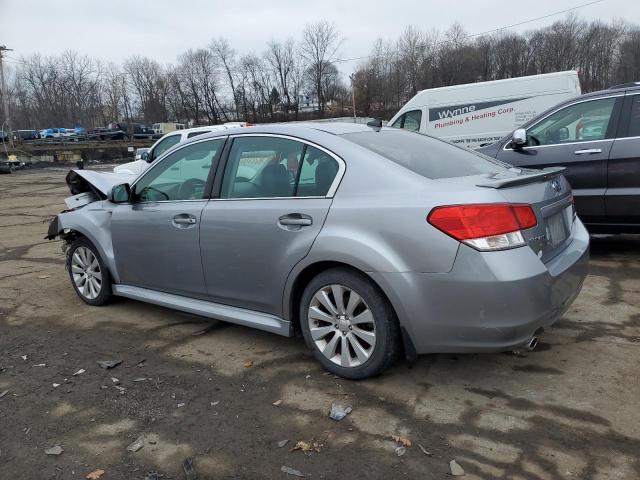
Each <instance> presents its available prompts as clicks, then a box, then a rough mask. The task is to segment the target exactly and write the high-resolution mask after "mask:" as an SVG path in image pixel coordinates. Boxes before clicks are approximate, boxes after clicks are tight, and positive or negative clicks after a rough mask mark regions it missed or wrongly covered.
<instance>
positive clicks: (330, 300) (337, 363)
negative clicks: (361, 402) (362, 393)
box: [300, 268, 399, 379]
mask: <svg viewBox="0 0 640 480" xmlns="http://www.w3.org/2000/svg"><path fill="white" fill-rule="evenodd" d="M300 325H301V328H302V333H303V335H304V338H305V341H306V342H307V344H308V345H309V346H310V347H311V348H312V349H313V351H314V355H315V357H316V359H318V361H319V362H320V363H321V364H322V365H323V366H324V367H325V368H326V369H327V370H329V371H330V372H332V373H335V374H336V375H340V376H341V377H345V378H350V379H362V378H367V377H371V376H374V375H377V374H379V373H380V372H382V370H384V369H385V368H387V367H388V366H390V365H391V364H392V363H393V361H394V360H395V358H396V356H397V353H398V350H399V331H398V323H397V320H396V316H395V313H394V311H393V308H392V307H391V305H390V304H389V301H388V300H387V299H386V297H385V296H384V294H383V293H382V292H381V291H380V289H379V288H378V287H377V286H376V285H375V284H374V283H373V282H372V281H371V280H370V279H369V278H368V277H366V276H365V275H363V274H360V273H358V272H355V271H352V270H349V269H346V268H334V269H331V270H327V271H325V272H322V273H320V274H319V275H318V276H316V277H315V278H314V279H313V280H311V282H310V283H309V285H307V287H306V289H305V291H304V293H303V295H302V301H301V302H300Z"/></svg>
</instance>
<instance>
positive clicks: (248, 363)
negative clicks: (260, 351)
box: [244, 360, 253, 368]
mask: <svg viewBox="0 0 640 480" xmlns="http://www.w3.org/2000/svg"><path fill="white" fill-rule="evenodd" d="M251 367H253V360H247V361H246V362H244V368H251Z"/></svg>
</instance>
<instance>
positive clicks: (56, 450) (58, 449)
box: [44, 445, 64, 456]
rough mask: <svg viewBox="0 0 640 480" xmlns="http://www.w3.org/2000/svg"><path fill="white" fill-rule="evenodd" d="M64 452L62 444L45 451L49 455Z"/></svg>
mask: <svg viewBox="0 0 640 480" xmlns="http://www.w3.org/2000/svg"><path fill="white" fill-rule="evenodd" d="M62 452H64V450H63V449H62V447H61V446H60V445H56V446H54V447H51V448H47V449H46V450H45V451H44V453H46V454H47V455H55V456H58V455H60V454H61V453H62Z"/></svg>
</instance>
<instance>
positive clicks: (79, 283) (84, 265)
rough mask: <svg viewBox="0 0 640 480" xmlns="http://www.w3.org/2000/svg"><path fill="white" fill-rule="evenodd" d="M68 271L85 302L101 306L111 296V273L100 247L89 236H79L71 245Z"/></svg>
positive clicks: (73, 284) (72, 282)
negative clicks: (99, 249) (99, 250)
mask: <svg viewBox="0 0 640 480" xmlns="http://www.w3.org/2000/svg"><path fill="white" fill-rule="evenodd" d="M94 260H95V261H94ZM67 271H68V272H69V279H70V280H71V285H72V286H73V289H74V290H75V291H76V293H77V294H78V296H79V297H80V298H81V299H82V301H84V302H85V303H87V304H89V305H93V306H100V305H104V304H105V303H107V302H108V301H109V299H110V298H111V275H110V274H109V270H108V269H107V267H106V265H105V263H104V261H103V260H102V257H101V256H100V253H99V252H98V249H97V248H96V247H95V246H94V245H93V243H91V242H90V241H89V240H88V239H87V238H85V237H81V238H78V239H76V240H74V241H73V243H72V244H71V246H70V247H69V250H68V252H67ZM87 274H88V276H87ZM83 279H84V280H83Z"/></svg>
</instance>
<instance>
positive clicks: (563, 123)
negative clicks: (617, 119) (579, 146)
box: [527, 97, 616, 147]
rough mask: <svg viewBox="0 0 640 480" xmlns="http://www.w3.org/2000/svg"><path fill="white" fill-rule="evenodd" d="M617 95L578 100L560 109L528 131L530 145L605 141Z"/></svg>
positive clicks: (528, 143) (528, 144)
mask: <svg viewBox="0 0 640 480" xmlns="http://www.w3.org/2000/svg"><path fill="white" fill-rule="evenodd" d="M615 102H616V98H615V97H612V98H603V99H601V100H592V101H589V102H582V103H577V104H575V105H570V106H568V107H565V108H563V109H562V110H558V111H557V112H555V113H553V114H551V115H549V116H548V117H547V118H545V119H544V120H542V121H541V122H540V123H538V124H537V125H534V126H533V127H531V128H529V129H528V130H527V146H530V147H536V146H538V145H558V144H563V143H573V142H589V141H593V140H603V139H605V138H606V136H607V129H608V128H609V122H610V120H611V113H612V112H613V107H614V105H615Z"/></svg>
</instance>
